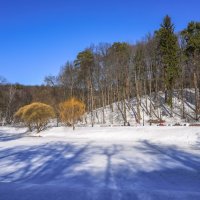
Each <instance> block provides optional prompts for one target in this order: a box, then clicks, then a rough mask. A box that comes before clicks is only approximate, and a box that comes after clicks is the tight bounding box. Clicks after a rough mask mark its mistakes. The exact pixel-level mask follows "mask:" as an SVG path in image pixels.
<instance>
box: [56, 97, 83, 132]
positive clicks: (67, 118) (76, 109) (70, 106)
mask: <svg viewBox="0 0 200 200" xmlns="http://www.w3.org/2000/svg"><path fill="white" fill-rule="evenodd" d="M59 109H60V118H61V120H62V121H63V122H64V123H66V124H67V125H70V126H73V130H74V129H75V123H76V122H77V121H78V120H79V119H80V118H81V116H82V115H83V114H84V113H85V104H84V103H83V102H82V101H80V100H78V99H76V98H71V99H69V100H67V101H65V102H62V103H60V104H59Z"/></svg>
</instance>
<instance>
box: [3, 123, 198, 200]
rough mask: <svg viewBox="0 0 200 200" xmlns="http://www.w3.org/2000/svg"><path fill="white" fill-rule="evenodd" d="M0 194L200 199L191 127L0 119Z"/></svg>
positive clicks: (56, 198) (7, 197)
mask: <svg viewBox="0 0 200 200" xmlns="http://www.w3.org/2000/svg"><path fill="white" fill-rule="evenodd" d="M0 169H1V170H0V200H35V199H37V200H38V199H40V200H64V199H67V200H74V199H75V200H76V199H77V200H83V199H84V200H87V199H92V200H96V199H97V200H108V199H109V200H110V199H111V200H121V199H124V200H130V199H136V200H148V199H150V200H151V199H153V200H154V199H155V200H157V199H161V200H165V199H166V200H169V199H180V200H188V199H189V200H190V199H192V200H193V199H194V200H197V199H198V200H199V199H200V189H199V188H200V129H199V128H197V127H156V126H152V127H94V128H92V127H82V128H80V127H79V128H77V129H76V130H75V131H72V129H71V128H65V127H58V128H51V129H49V130H46V131H44V132H42V133H41V134H40V137H38V136H37V134H32V135H31V134H29V133H27V132H26V129H16V128H11V127H0Z"/></svg>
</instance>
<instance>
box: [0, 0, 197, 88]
mask: <svg viewBox="0 0 200 200" xmlns="http://www.w3.org/2000/svg"><path fill="white" fill-rule="evenodd" d="M166 14H168V15H170V16H171V17H172V20H173V22H174V23H175V25H176V31H179V30H181V29H183V28H185V27H186V26H187V23H188V22H189V21H191V20H195V21H200V0H0V75H1V76H3V77H5V78H6V79H7V80H8V81H9V82H12V83H15V82H18V83H22V84H31V85H34V84H41V83H43V80H44V77H45V76H46V75H57V74H58V72H59V70H60V67H61V66H62V65H64V64H65V63H66V61H68V60H73V59H75V57H76V55H77V53H78V52H79V51H81V50H83V49H84V48H86V47H88V46H90V45H91V44H98V43H100V42H109V43H111V42H114V41H125V42H130V43H134V42H135V41H137V40H140V39H141V38H143V37H144V36H145V35H146V34H147V33H149V32H153V31H154V30H155V29H158V28H159V25H160V24H161V22H162V19H163V17H164V16H165V15H166Z"/></svg>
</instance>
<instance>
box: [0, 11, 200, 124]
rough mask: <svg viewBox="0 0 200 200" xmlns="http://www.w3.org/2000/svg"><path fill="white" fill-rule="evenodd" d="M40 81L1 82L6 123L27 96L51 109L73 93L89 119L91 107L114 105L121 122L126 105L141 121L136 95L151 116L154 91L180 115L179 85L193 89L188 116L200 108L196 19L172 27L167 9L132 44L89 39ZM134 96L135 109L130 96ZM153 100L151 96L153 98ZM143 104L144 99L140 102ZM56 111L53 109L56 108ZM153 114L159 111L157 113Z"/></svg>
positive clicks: (0, 107) (181, 95)
mask: <svg viewBox="0 0 200 200" xmlns="http://www.w3.org/2000/svg"><path fill="white" fill-rule="evenodd" d="M45 84H46V85H45V86H35V87H31V86H21V85H8V84H5V83H4V84H2V85H1V86H0V87H1V92H0V112H1V113H0V116H1V119H3V118H4V119H5V120H6V121H7V122H8V123H10V122H11V121H12V120H13V113H14V112H16V110H18V108H19V107H21V106H23V105H26V104H28V103H30V102H34V101H39V102H44V103H48V104H49V105H52V106H53V107H54V110H55V111H56V112H57V110H58V107H57V105H58V104H59V103H60V102H62V101H64V100H66V99H69V98H72V97H76V98H77V99H80V100H81V101H83V102H84V103H85V105H86V111H87V112H88V113H90V117H91V123H92V125H93V124H94V112H93V111H94V110H95V109H97V108H100V107H102V108H103V109H102V112H103V113H102V115H103V121H105V113H104V108H105V107H106V106H107V105H109V106H110V108H111V110H112V109H113V104H112V103H114V102H116V105H117V107H118V109H119V111H120V113H121V115H122V117H123V120H124V123H127V122H128V121H127V109H132V110H133V113H134V117H135V120H136V121H137V122H138V123H140V121H141V109H142V107H141V104H142V102H141V99H142V97H145V98H149V100H150V105H149V106H148V105H147V103H146V111H147V112H148V115H149V116H150V117H151V116H152V115H153V113H152V112H153V108H154V107H155V106H159V104H160V101H161V99H160V98H159V94H160V92H162V93H164V102H165V103H166V104H168V106H169V107H170V109H171V115H173V108H174V104H173V96H174V92H175V91H176V95H178V98H179V99H180V102H181V105H180V107H181V117H182V118H185V117H186V116H185V115H186V114H185V101H184V99H185V90H184V89H185V88H190V89H192V90H193V91H194V108H195V112H194V113H195V114H194V116H193V118H194V120H196V121H198V120H199V114H200V96H199V88H200V22H194V21H192V22H189V23H188V25H187V27H185V29H183V30H181V31H180V32H178V33H176V32H175V25H174V24H173V22H172V20H171V18H170V17H169V16H168V15H167V16H165V17H164V19H163V21H162V23H161V25H160V28H159V29H158V30H156V31H155V32H154V33H153V34H148V35H147V36H146V37H145V38H144V39H143V40H141V41H139V42H137V43H136V44H129V43H126V42H115V43H113V44H108V43H101V44H99V45H91V46H90V47H89V48H86V49H85V50H83V51H81V52H79V53H78V55H77V57H76V59H75V60H74V61H72V62H67V63H66V64H65V65H64V66H63V67H62V68H61V70H60V73H59V74H58V75H57V76H47V77H45ZM133 98H135V100H136V105H137V106H136V109H134V108H133V106H132V104H131V101H132V99H133ZM153 102H157V103H156V104H155V103H153ZM144 106H145V105H144ZM57 113H58V112H57ZM158 118H159V116H158Z"/></svg>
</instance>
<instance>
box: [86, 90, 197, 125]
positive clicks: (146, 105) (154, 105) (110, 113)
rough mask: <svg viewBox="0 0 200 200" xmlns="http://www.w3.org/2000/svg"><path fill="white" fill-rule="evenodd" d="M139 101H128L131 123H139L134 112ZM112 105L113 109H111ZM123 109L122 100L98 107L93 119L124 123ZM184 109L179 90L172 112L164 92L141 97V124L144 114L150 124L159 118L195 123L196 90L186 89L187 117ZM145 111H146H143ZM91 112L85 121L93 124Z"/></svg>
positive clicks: (95, 121) (185, 104)
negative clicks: (183, 115) (183, 114)
mask: <svg viewBox="0 0 200 200" xmlns="http://www.w3.org/2000/svg"><path fill="white" fill-rule="evenodd" d="M136 104H137V101H136V99H135V98H133V99H131V100H130V102H127V101H126V110H127V111H126V113H127V121H128V122H129V123H130V124H131V125H134V126H135V125H137V126H138V125H139V124H138V123H136V120H135V115H134V112H137V106H136ZM150 104H151V110H152V116H151V117H150ZM111 106H112V107H113V109H111ZM119 107H121V110H122V109H123V105H122V102H115V103H113V104H112V105H107V106H105V107H104V108H98V109H96V110H94V111H93V115H94V118H93V121H94V123H95V124H107V125H112V124H114V125H123V124H124V120H123V117H122V114H121V111H120V109H119ZM182 109H183V105H182V102H181V97H180V94H179V93H178V92H174V95H173V110H172V112H171V108H170V107H169V105H167V104H166V103H164V94H163V93H162V92H160V93H158V97H157V100H155V97H154V96H153V95H152V97H151V98H150V97H149V96H143V97H142V98H141V105H140V116H141V120H140V125H141V124H143V116H144V124H145V125H149V120H150V119H152V120H158V119H159V118H162V120H164V121H165V124H166V125H168V124H170V125H171V124H175V123H182V124H184V123H194V122H195V100H194V90H192V89H185V91H184V112H185V118H183V117H182V112H183V111H182ZM143 111H144V112H143ZM103 114H104V116H105V119H104V120H105V121H103ZM91 121H92V120H91V113H88V114H87V115H86V117H85V120H84V121H83V122H84V123H85V122H87V124H91Z"/></svg>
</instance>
